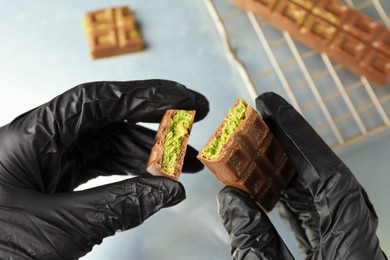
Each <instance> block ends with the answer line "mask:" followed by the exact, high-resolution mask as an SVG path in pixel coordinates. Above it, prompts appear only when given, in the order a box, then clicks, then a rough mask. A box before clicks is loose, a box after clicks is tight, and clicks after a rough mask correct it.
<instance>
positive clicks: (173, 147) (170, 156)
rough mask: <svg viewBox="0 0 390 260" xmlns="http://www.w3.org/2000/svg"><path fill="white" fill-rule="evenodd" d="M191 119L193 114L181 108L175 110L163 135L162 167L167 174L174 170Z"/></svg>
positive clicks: (191, 121) (192, 119)
mask: <svg viewBox="0 0 390 260" xmlns="http://www.w3.org/2000/svg"><path fill="white" fill-rule="evenodd" d="M193 121H194V118H193V116H192V115H191V114H190V113H189V112H187V111H183V110H180V111H178V112H176V114H175V115H174V116H173V118H172V124H171V126H170V127H169V128H168V131H167V135H166V137H165V143H164V155H163V162H162V167H163V169H164V170H165V171H166V172H167V173H168V174H173V172H174V170H175V165H176V163H177V160H178V158H179V154H180V150H181V147H182V145H183V141H184V138H185V136H186V135H187V134H188V129H189V128H190V127H191V125H192V123H193Z"/></svg>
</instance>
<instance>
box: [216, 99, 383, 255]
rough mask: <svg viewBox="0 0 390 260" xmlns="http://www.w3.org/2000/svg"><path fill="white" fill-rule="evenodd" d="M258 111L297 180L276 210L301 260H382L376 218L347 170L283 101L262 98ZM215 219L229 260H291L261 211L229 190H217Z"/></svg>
mask: <svg viewBox="0 0 390 260" xmlns="http://www.w3.org/2000/svg"><path fill="white" fill-rule="evenodd" d="M256 105H257V109H258V111H259V112H260V113H261V115H262V117H263V119H264V121H265V122H266V123H267V125H268V126H269V127H270V129H271V130H272V132H273V133H274V134H275V136H276V137H277V138H278V140H279V142H280V143H281V144H282V146H283V148H284V150H285V152H286V154H287V156H288V157H289V159H290V160H291V162H292V163H293V164H294V166H295V168H296V170H297V175H296V176H295V177H294V179H293V180H292V182H291V183H290V185H289V186H288V187H287V188H286V189H284V190H282V193H281V198H280V202H279V203H278V204H279V205H278V206H277V210H278V211H279V213H280V215H281V217H282V218H283V219H284V220H285V221H286V222H287V224H288V226H289V227H290V228H291V229H292V230H293V232H294V234H295V236H296V238H297V240H298V243H299V246H300V249H301V251H302V254H303V256H304V258H305V259H362V260H363V259H387V258H386V256H385V255H384V253H383V252H382V250H381V248H380V245H379V240H378V237H377V236H376V230H377V226H378V217H377V215H376V213H375V210H374V207H373V205H372V203H371V202H370V200H369V198H368V196H367V193H366V192H365V190H364V189H363V187H362V186H361V185H360V184H359V182H358V181H357V180H356V178H355V177H354V176H353V174H352V173H351V172H350V170H349V169H348V167H347V166H346V165H345V164H344V163H343V162H342V161H341V160H340V159H339V158H338V157H337V156H336V155H335V154H334V153H333V152H332V150H331V149H330V148H329V147H328V146H327V145H326V144H325V142H324V141H323V140H322V139H321V138H320V137H319V135H318V134H317V133H316V132H315V131H314V130H313V128H312V127H311V126H310V125H309V124H308V123H307V122H306V121H305V120H304V119H303V117H302V116H301V115H300V114H299V113H298V112H297V111H296V110H295V109H294V108H293V107H292V106H291V105H290V104H288V103H287V102H286V101H285V100H284V99H282V98H281V97H279V96H277V95H276V94H273V93H265V94H263V95H261V96H259V97H258V98H257V99H256ZM218 202H219V214H220V217H221V219H222V222H223V224H224V226H225V228H226V230H227V231H228V233H229V234H230V239H231V246H232V255H233V258H234V259H292V256H291V253H290V252H289V251H288V249H287V248H286V246H285V244H284V243H283V241H282V240H281V238H280V237H279V235H278V234H277V232H276V231H275V229H274V227H273V226H272V224H271V222H270V221H269V220H268V218H267V216H266V214H265V213H264V212H263V211H262V209H261V208H260V207H259V206H258V205H257V204H256V203H254V202H253V201H252V199H251V198H250V197H249V196H247V195H246V194H243V193H242V192H239V191H237V190H236V189H234V188H231V187H229V188H225V189H223V190H222V191H221V192H220V194H219V196H218Z"/></svg>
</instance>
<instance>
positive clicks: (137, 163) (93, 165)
mask: <svg viewBox="0 0 390 260" xmlns="http://www.w3.org/2000/svg"><path fill="white" fill-rule="evenodd" d="M155 135H156V131H154V130H151V129H148V128H145V127H143V126H140V125H133V124H127V123H114V124H110V125H107V126H105V127H103V128H101V129H99V130H98V131H95V132H93V133H88V134H85V135H82V136H80V138H78V139H77V140H76V142H75V144H74V146H73V147H74V148H73V149H72V150H71V151H70V152H69V153H68V154H69V156H68V159H69V160H71V161H75V163H74V164H75V167H74V168H76V169H77V170H76V171H75V170H73V171H72V174H74V178H72V179H73V181H74V182H73V184H72V186H71V187H70V188H69V189H63V190H73V188H75V187H77V186H78V185H80V184H82V183H85V182H86V181H88V180H90V179H93V178H96V177H97V176H108V175H149V173H148V172H147V171H146V164H147V162H148V160H149V156H150V151H151V149H152V147H153V145H154V144H155ZM197 154H198V151H197V150H196V149H194V148H193V147H191V146H188V148H187V153H186V156H185V159H184V165H183V173H195V172H198V171H200V170H202V169H203V167H204V166H203V164H202V163H201V162H200V161H199V160H197V159H196V156H197Z"/></svg>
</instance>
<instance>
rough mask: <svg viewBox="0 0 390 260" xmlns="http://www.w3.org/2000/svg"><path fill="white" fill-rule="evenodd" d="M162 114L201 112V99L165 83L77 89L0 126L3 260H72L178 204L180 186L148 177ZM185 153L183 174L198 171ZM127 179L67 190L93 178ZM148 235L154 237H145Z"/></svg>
mask: <svg viewBox="0 0 390 260" xmlns="http://www.w3.org/2000/svg"><path fill="white" fill-rule="evenodd" d="M168 108H181V109H195V110H196V111H197V113H196V120H200V119H202V118H203V117H205V116H206V114H207V112H208V109H209V107H208V102H207V100H206V98H205V97H204V96H202V95H200V94H198V93H196V92H194V91H191V90H188V89H186V88H185V87H184V86H182V85H180V84H178V83H176V82H171V81H164V80H148V81H132V82H94V83H87V84H83V85H80V86H77V87H75V88H73V89H71V90H69V91H67V92H65V93H64V94H62V95H60V96H58V97H56V98H54V99H53V100H51V101H50V102H48V103H46V104H44V105H42V106H40V107H38V108H35V109H33V110H31V111H29V112H27V113H25V114H23V115H21V116H19V117H18V118H16V119H15V120H14V121H12V122H11V123H10V124H8V125H5V126H3V127H1V128H0V144H1V146H0V259H40V260H42V259H77V258H79V257H81V256H83V255H85V254H86V253H87V252H89V251H90V250H91V249H92V247H93V246H94V245H95V244H98V243H101V241H102V239H103V238H104V237H107V236H110V235H113V234H114V233H115V232H116V231H117V230H127V229H130V228H133V227H135V226H138V225H140V224H141V223H142V222H143V221H144V220H145V219H147V218H148V217H149V216H151V215H152V214H154V213H155V212H157V211H158V210H159V209H161V208H163V207H169V206H173V205H175V204H177V203H179V202H180V201H182V200H183V199H184V198H185V191H184V188H183V186H182V185H181V184H180V183H178V182H175V181H172V180H169V179H167V178H164V177H153V176H150V175H148V174H147V173H146V166H145V165H146V162H147V159H148V157H149V152H150V149H151V147H152V146H153V144H154V135H155V132H154V131H151V130H149V129H146V128H144V127H141V126H139V125H137V124H136V123H138V122H159V121H160V119H161V117H162V115H163V113H164V112H165V110H166V109H168ZM196 154H197V152H196V151H195V150H194V149H193V148H190V149H189V153H188V154H187V155H188V156H187V157H186V162H185V167H186V168H185V169H184V170H185V171H189V172H196V171H199V170H201V169H202V165H201V163H200V162H198V161H197V160H196V158H195V156H196ZM112 174H136V175H143V177H135V178H132V179H129V180H126V181H122V182H118V183H114V184H109V185H105V186H102V187H96V188H93V189H89V190H85V191H78V192H73V189H74V188H75V187H77V186H78V185H79V184H81V183H83V182H86V181H87V180H89V179H91V178H95V177H97V176H99V175H112ZM150 235H153V234H150Z"/></svg>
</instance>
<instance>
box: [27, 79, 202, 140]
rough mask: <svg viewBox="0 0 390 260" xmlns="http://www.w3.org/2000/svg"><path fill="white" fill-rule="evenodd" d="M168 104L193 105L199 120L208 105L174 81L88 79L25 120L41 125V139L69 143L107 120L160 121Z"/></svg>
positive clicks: (36, 126)
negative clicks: (107, 80)
mask: <svg viewBox="0 0 390 260" xmlns="http://www.w3.org/2000/svg"><path fill="white" fill-rule="evenodd" d="M169 108H177V109H195V110H196V111H197V113H196V118H195V120H201V119H202V118H204V117H205V116H206V114H207V113H208V110H209V105H208V101H207V99H206V98H205V97H204V96H203V95H201V94H199V93H197V92H195V91H192V90H189V89H187V88H186V87H185V86H183V85H181V84H179V83H177V82H173V81H167V80H144V81H127V82H91V83H85V84H82V85H79V86H76V87H75V88H73V89H70V90H69V91H67V92H65V93H63V94H62V95H59V96H58V97H56V98H54V99H53V100H51V101H50V102H48V103H46V104H44V105H42V106H41V107H39V108H37V109H35V110H33V111H31V112H30V113H28V114H26V115H25V116H24V117H26V119H25V120H24V123H27V124H28V125H31V124H33V125H34V128H42V129H44V132H43V133H42V134H45V135H46V136H42V137H41V138H43V139H45V140H43V142H44V141H46V139H48V138H52V139H53V136H54V137H55V138H54V139H55V140H60V141H61V144H62V145H65V146H68V145H70V144H72V142H73V141H74V140H75V139H76V138H77V137H78V136H79V135H80V134H83V133H85V132H86V131H87V130H91V129H98V128H100V127H102V126H104V125H106V124H107V123H110V122H120V121H123V120H127V121H128V122H130V123H136V122H159V121H160V120H161V117H162V115H163V114H164V112H165V111H166V110H167V109H169ZM26 127H28V126H26Z"/></svg>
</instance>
